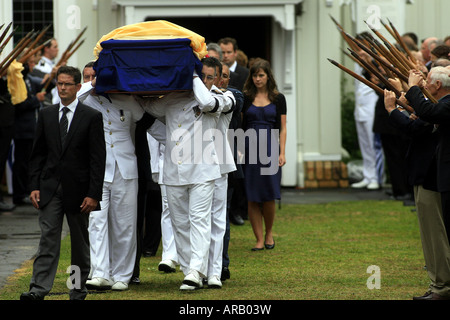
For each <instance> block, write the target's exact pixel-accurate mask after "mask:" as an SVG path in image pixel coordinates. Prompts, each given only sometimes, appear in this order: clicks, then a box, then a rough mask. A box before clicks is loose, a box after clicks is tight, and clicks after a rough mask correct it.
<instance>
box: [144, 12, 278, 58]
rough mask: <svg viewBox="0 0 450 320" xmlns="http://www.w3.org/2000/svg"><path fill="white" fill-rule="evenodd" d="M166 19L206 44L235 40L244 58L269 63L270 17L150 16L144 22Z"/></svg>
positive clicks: (270, 51)
mask: <svg viewBox="0 0 450 320" xmlns="http://www.w3.org/2000/svg"><path fill="white" fill-rule="evenodd" d="M154 20H166V21H169V22H172V23H175V24H177V25H179V26H181V27H184V28H186V29H189V30H191V31H193V32H195V33H197V34H199V35H201V36H203V37H204V38H205V42H206V44H208V43H210V42H217V41H219V39H221V38H224V37H231V38H235V39H236V41H237V43H238V47H239V49H240V50H242V51H243V52H244V53H245V54H246V55H247V57H248V58H249V59H250V58H257V57H259V58H263V59H266V60H269V61H271V56H272V50H271V48H272V17H186V18H185V17H183V18H175V17H174V18H171V17H159V18H155V17H151V18H146V19H145V21H154Z"/></svg>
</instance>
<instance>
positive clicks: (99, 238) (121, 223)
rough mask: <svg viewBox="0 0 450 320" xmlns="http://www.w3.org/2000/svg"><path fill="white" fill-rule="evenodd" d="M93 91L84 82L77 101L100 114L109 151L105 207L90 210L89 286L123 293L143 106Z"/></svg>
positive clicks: (131, 252) (130, 258)
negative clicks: (136, 132) (136, 134)
mask: <svg viewBox="0 0 450 320" xmlns="http://www.w3.org/2000/svg"><path fill="white" fill-rule="evenodd" d="M94 83H95V81H94ZM89 86H90V87H89ZM86 89H87V90H86ZM93 89H94V88H93V87H92V85H91V83H90V82H89V83H85V84H84V85H83V88H82V89H81V90H80V91H82V92H83V94H82V95H81V96H80V97H79V99H80V100H81V101H83V102H84V103H85V104H86V105H88V106H90V107H92V108H94V109H96V110H98V111H100V112H101V113H102V115H103V127H104V132H105V142H106V150H107V153H106V169H105V178H104V184H103V198H102V201H101V202H100V206H101V210H99V211H92V212H91V214H90V218H89V240H90V248H91V280H88V282H87V283H86V285H87V286H88V288H91V289H99V290H104V289H110V288H112V289H113V290H117V291H122V290H127V289H128V283H129V281H130V279H131V276H132V273H133V268H134V261H135V256H136V227H137V225H136V224H137V192H138V171H137V159H136V155H135V147H134V141H133V136H134V135H133V133H134V130H135V123H136V122H137V121H138V120H140V119H141V118H142V116H143V115H144V110H143V109H142V108H140V107H139V105H136V104H135V102H134V99H133V98H132V97H131V96H127V95H123V94H115V95H110V98H111V100H112V102H110V101H109V100H108V99H107V98H105V97H104V96H99V95H95V94H94V91H93ZM128 101H131V102H132V103H127V102H128Z"/></svg>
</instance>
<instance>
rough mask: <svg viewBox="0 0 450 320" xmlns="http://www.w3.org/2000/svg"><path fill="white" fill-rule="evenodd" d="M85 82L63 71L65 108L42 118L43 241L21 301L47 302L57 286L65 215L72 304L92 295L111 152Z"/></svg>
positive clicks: (35, 199) (37, 160) (33, 166)
mask: <svg viewBox="0 0 450 320" xmlns="http://www.w3.org/2000/svg"><path fill="white" fill-rule="evenodd" d="M80 82H81V72H80V71H79V70H78V69H76V68H73V67H67V66H64V67H61V68H60V69H59V70H58V73H57V87H58V94H59V97H60V101H61V102H60V104H57V105H53V106H49V107H46V108H44V109H42V110H41V112H40V113H39V118H38V124H37V128H36V135H35V139H34V144H33V150H32V153H31V159H30V180H31V183H30V188H31V190H32V191H31V195H30V200H31V202H32V203H33V206H34V207H35V208H37V209H39V225H40V228H41V240H40V242H39V249H38V253H37V256H36V259H35V261H34V264H33V276H32V278H31V283H30V291H29V292H25V293H22V295H21V296H20V298H21V300H42V299H43V298H44V297H45V295H47V294H48V293H49V292H50V290H51V288H52V286H53V281H54V278H55V275H56V270H57V266H58V260H59V251H60V243H61V230H62V223H63V217H64V213H65V214H66V217H67V222H68V224H69V228H70V238H71V250H72V259H71V262H72V273H73V274H72V275H71V279H74V280H75V283H74V284H73V285H72V287H71V288H70V289H71V290H70V294H69V295H70V299H71V300H82V299H84V298H85V297H86V295H87V290H86V287H85V283H86V280H87V277H88V275H89V271H90V257H89V235H88V220H89V213H90V212H91V211H92V210H96V209H98V208H99V201H100V200H101V199H102V186H103V178H104V171H105V160H106V149H105V140H104V134H103V121H102V115H101V113H100V112H98V111H96V110H94V109H92V108H90V107H88V106H86V105H84V104H82V103H80V102H79V101H78V99H77V92H78V90H80V88H81V83H80ZM69 287H70V286H69Z"/></svg>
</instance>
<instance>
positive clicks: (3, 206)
mask: <svg viewBox="0 0 450 320" xmlns="http://www.w3.org/2000/svg"><path fill="white" fill-rule="evenodd" d="M15 208H16V206H15V205H13V204H9V203H6V202H4V201H0V211H12V210H14V209H15Z"/></svg>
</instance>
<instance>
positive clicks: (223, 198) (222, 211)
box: [208, 91, 236, 278]
mask: <svg viewBox="0 0 450 320" xmlns="http://www.w3.org/2000/svg"><path fill="white" fill-rule="evenodd" d="M224 94H225V95H231V96H233V97H234V95H233V94H232V93H231V91H226V92H225V93H224ZM230 111H231V112H230ZM232 111H233V109H231V110H223V112H222V113H221V114H220V116H219V120H218V123H217V127H216V129H217V131H216V132H217V135H215V136H214V142H215V145H216V150H217V153H218V155H219V164H220V173H221V175H222V176H221V177H220V178H218V179H216V180H215V182H214V184H215V187H214V195H213V202H212V208H211V244H210V247H209V258H208V277H212V276H218V277H219V278H220V276H221V274H222V257H223V237H224V235H225V229H226V226H227V192H228V173H230V172H233V171H236V165H235V162H234V158H233V151H232V149H231V146H230V143H229V141H228V135H227V132H228V128H229V126H230V121H231V117H232V116H233V112H232Z"/></svg>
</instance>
